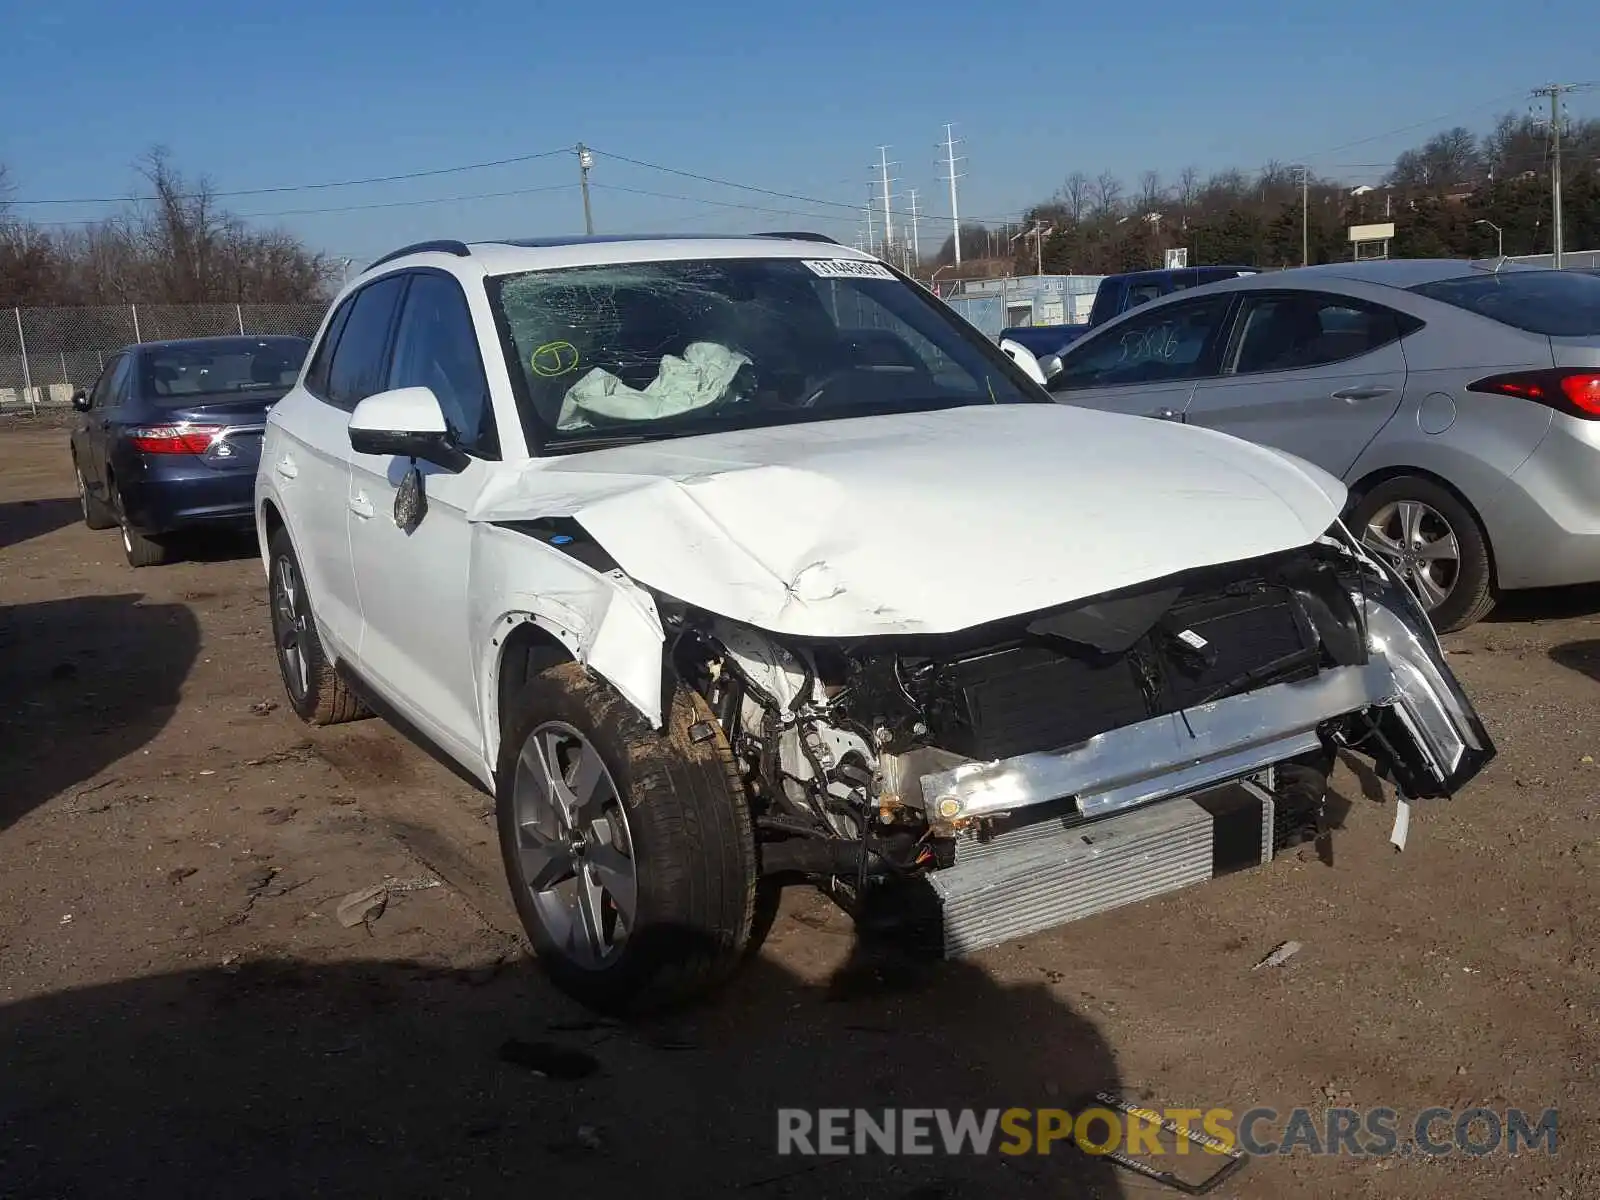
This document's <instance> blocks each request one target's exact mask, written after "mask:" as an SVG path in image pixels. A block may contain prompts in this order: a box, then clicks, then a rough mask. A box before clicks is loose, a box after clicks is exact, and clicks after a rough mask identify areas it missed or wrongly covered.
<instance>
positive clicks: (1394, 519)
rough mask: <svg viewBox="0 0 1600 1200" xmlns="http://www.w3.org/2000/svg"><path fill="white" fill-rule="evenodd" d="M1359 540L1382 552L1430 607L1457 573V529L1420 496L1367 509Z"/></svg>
mask: <svg viewBox="0 0 1600 1200" xmlns="http://www.w3.org/2000/svg"><path fill="white" fill-rule="evenodd" d="M1361 540H1362V543H1363V544H1364V545H1365V546H1366V547H1367V548H1368V549H1369V550H1372V551H1374V552H1376V553H1377V554H1380V555H1382V556H1383V558H1384V559H1385V561H1387V562H1388V564H1389V565H1390V566H1391V567H1393V568H1394V570H1395V573H1396V574H1398V575H1399V576H1400V578H1401V579H1403V580H1405V583H1406V586H1407V587H1409V588H1410V589H1411V590H1412V591H1413V592H1414V593H1415V594H1416V597H1417V599H1418V600H1419V601H1421V603H1422V607H1423V608H1425V609H1426V610H1428V611H1429V612H1432V611H1434V610H1435V609H1437V608H1438V607H1439V606H1440V605H1441V604H1443V603H1444V602H1445V601H1446V600H1447V599H1449V597H1450V594H1451V593H1452V592H1454V591H1455V588H1456V583H1457V582H1458V581H1459V580H1460V578H1461V544H1460V543H1459V542H1458V541H1457V540H1456V531H1455V530H1454V529H1453V528H1451V526H1450V522H1449V521H1447V520H1445V519H1444V517H1443V516H1441V515H1440V513H1439V511H1438V510H1437V509H1435V508H1432V507H1430V506H1429V505H1426V504H1424V503H1422V501H1420V500H1395V501H1392V502H1390V503H1388V504H1385V505H1384V506H1383V507H1382V508H1380V509H1379V510H1378V511H1377V512H1375V513H1373V514H1372V519H1371V520H1369V521H1368V522H1367V527H1366V529H1365V531H1363V533H1362V538H1361Z"/></svg>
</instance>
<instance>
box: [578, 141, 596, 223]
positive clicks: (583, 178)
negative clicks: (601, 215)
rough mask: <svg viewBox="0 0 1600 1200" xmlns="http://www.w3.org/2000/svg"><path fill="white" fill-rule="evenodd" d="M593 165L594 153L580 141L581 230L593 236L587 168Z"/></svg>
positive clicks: (592, 214) (592, 217) (592, 216)
mask: <svg viewBox="0 0 1600 1200" xmlns="http://www.w3.org/2000/svg"><path fill="white" fill-rule="evenodd" d="M592 166H594V154H593V152H591V151H590V149H589V147H587V146H585V145H584V144H583V143H582V142H579V143H578V182H579V184H580V185H581V186H582V187H583V231H584V232H585V233H587V234H588V235H589V236H590V237H593V236H594V213H593V212H592V211H590V208H589V168H590V167H592Z"/></svg>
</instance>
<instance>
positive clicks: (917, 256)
mask: <svg viewBox="0 0 1600 1200" xmlns="http://www.w3.org/2000/svg"><path fill="white" fill-rule="evenodd" d="M908 190H909V191H910V193H911V261H912V262H913V263H916V264H918V265H921V263H922V243H921V242H919V241H918V240H917V189H916V188H910V189H908Z"/></svg>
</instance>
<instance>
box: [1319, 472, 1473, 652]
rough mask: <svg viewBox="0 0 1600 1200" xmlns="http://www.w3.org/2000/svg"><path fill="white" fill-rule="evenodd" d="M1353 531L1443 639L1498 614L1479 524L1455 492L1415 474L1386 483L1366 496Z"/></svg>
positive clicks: (1353, 516)
mask: <svg viewBox="0 0 1600 1200" xmlns="http://www.w3.org/2000/svg"><path fill="white" fill-rule="evenodd" d="M1350 528H1351V531H1352V532H1353V533H1354V534H1355V535H1356V536H1357V537H1358V538H1360V539H1361V543H1362V545H1363V546H1365V547H1366V549H1367V550H1368V551H1370V552H1371V553H1373V554H1376V555H1378V556H1379V557H1380V558H1382V559H1383V560H1384V562H1385V563H1387V564H1388V565H1389V566H1390V567H1392V568H1394V570H1395V572H1396V574H1398V575H1399V576H1400V578H1401V580H1402V581H1403V582H1404V583H1405V585H1406V586H1407V587H1408V588H1410V589H1411V591H1412V594H1413V595H1415V596H1416V597H1417V599H1418V600H1419V601H1420V602H1421V603H1422V607H1423V610H1424V611H1425V612H1426V613H1427V614H1428V620H1429V621H1431V622H1432V623H1433V627H1434V629H1435V630H1437V631H1438V632H1439V633H1454V632H1456V631H1457V630H1460V629H1465V628H1466V627H1467V626H1469V625H1473V624H1476V623H1477V622H1478V621H1481V620H1482V619H1483V618H1484V617H1486V616H1488V615H1489V612H1490V610H1492V609H1493V608H1494V604H1495V594H1494V569H1493V565H1492V564H1491V563H1490V561H1489V539H1488V536H1487V535H1486V534H1485V533H1484V531H1483V526H1482V524H1480V523H1479V521H1478V518H1477V517H1476V516H1475V515H1474V514H1473V512H1472V510H1471V509H1469V508H1468V507H1467V506H1466V505H1465V504H1463V503H1462V502H1461V500H1460V499H1459V498H1458V497H1457V496H1456V494H1455V493H1454V492H1452V491H1450V489H1448V488H1446V487H1443V486H1441V485H1440V484H1437V483H1435V482H1434V481H1433V480H1431V479H1425V478H1423V477H1421V476H1418V475H1402V476H1399V477H1398V478H1395V479H1386V480H1384V481H1383V482H1382V483H1380V484H1378V485H1377V486H1376V487H1374V488H1373V489H1372V490H1371V491H1369V492H1368V493H1366V495H1364V496H1362V497H1361V500H1360V502H1359V503H1357V504H1356V506H1355V509H1354V511H1353V512H1352V513H1351V516H1350Z"/></svg>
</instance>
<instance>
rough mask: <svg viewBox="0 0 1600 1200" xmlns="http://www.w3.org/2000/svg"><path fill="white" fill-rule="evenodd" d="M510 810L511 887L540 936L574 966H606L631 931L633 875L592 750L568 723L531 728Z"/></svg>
mask: <svg viewBox="0 0 1600 1200" xmlns="http://www.w3.org/2000/svg"><path fill="white" fill-rule="evenodd" d="M512 805H513V811H514V815H515V817H516V824H517V862H518V870H519V874H520V876H521V883H522V886H523V887H525V888H527V889H528V891H529V893H530V894H531V895H532V898H533V904H534V907H535V909H536V910H537V911H538V914H539V918H540V921H541V922H542V923H543V925H544V928H545V931H546V932H547V933H548V934H549V936H550V938H551V940H552V941H553V942H554V943H555V944H556V945H557V946H558V947H559V948H560V949H561V951H562V953H563V954H564V955H565V956H566V957H567V958H568V959H569V960H570V961H571V962H572V963H573V964H574V965H576V966H579V967H583V968H586V969H589V970H598V969H600V968H602V967H605V966H608V965H609V964H610V963H612V962H613V961H615V959H616V958H617V956H618V955H620V954H621V953H622V950H623V948H624V946H625V945H626V943H627V940H628V935H629V933H630V932H631V931H632V929H633V928H634V926H635V922H636V915H637V911H638V902H639V875H638V868H637V864H636V863H635V861H634V857H633V838H632V833H631V831H630V830H629V827H628V818H627V814H626V813H625V812H624V811H623V805H622V798H621V796H620V794H619V793H618V791H617V785H616V783H615V781H614V780H613V779H612V777H611V772H610V771H609V770H607V768H606V765H605V762H604V761H603V760H602V759H601V757H600V753H599V751H597V750H596V749H595V747H594V746H593V744H591V743H590V741H589V740H588V739H587V738H586V737H585V736H584V735H583V734H582V733H580V732H579V731H578V730H576V729H574V728H573V727H572V726H571V725H567V724H565V723H563V722H560V721H547V722H545V723H544V724H542V725H538V726H536V727H535V728H534V730H533V732H532V733H530V734H529V735H528V738H527V741H525V742H524V743H523V746H522V752H521V754H520V755H519V756H518V758H517V769H516V775H515V778H514V780H513V783H512Z"/></svg>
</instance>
